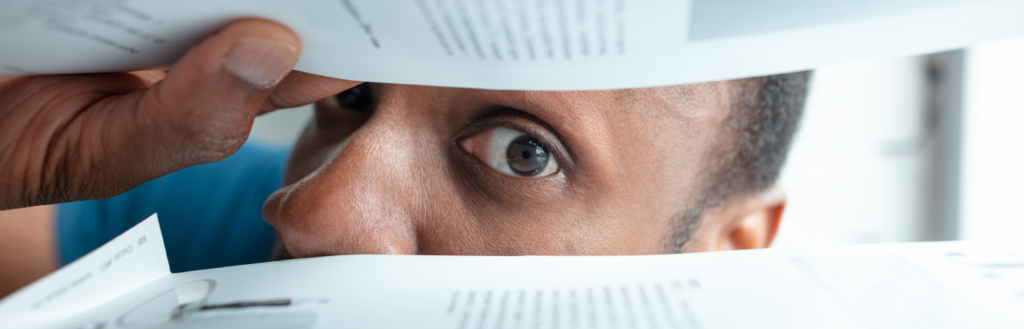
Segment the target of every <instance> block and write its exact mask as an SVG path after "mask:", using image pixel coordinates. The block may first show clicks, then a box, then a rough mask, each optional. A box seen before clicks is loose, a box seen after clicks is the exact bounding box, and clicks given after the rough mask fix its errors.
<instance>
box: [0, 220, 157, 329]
mask: <svg viewBox="0 0 1024 329" xmlns="http://www.w3.org/2000/svg"><path fill="white" fill-rule="evenodd" d="M170 275H171V270H170V267H169V266H168V265H167V253H166V252H165V250H164V240H163V235H162V234H161V233H160V224H159V223H158V221H157V217H156V215H153V216H151V217H150V218H149V219H147V220H145V221H143V222H142V223H139V224H138V225H136V226H135V227H133V228H132V229H131V230H129V231H127V232H125V233H123V234H121V235H120V236H118V237H116V238H114V239H113V240H111V241H110V242H107V243H106V244H104V245H103V246H101V247H99V248H98V249H96V250H94V251H92V252H90V253H89V254H87V255H85V256H83V257H82V258H79V259H78V260H76V261H74V262H72V263H71V264H68V265H67V266H64V267H63V268H61V269H60V270H59V271H57V272H54V273H53V274H50V275H48V276H46V277H44V278H42V279H40V280H39V281H36V282H34V283H32V284H31V285H29V286H27V287H25V288H22V289H21V290H19V291H17V292H15V293H13V294H11V295H10V296H8V297H7V298H5V299H3V300H0V328H16V327H22V326H25V327H44V326H45V325H46V324H49V323H51V322H53V321H58V320H61V319H67V318H71V317H73V316H75V315H78V314H82V313H84V312H85V311H87V310H89V309H91V308H94V307H97V306H100V305H103V304H104V303H108V302H110V301H111V300H115V299H118V298H121V297H122V296H123V295H125V294H127V293H129V292H132V291H135V290H138V289H140V288H141V287H144V286H147V285H149V284H151V283H152V282H155V281H157V280H159V279H161V278H168V277H170Z"/></svg>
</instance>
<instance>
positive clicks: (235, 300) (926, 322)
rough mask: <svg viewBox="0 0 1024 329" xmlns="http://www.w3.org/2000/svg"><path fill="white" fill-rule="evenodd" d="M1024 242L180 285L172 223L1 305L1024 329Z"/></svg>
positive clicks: (469, 260)
mask: <svg viewBox="0 0 1024 329" xmlns="http://www.w3.org/2000/svg"><path fill="white" fill-rule="evenodd" d="M1022 311H1024V247H1020V246H1017V247H1006V246H989V245H983V244H975V243H969V242H933V243H909V244H888V245H861V246H848V247H836V248H830V249H820V250H819V249H815V250H798V249H763V250H752V251H734V252H713V253H695V254H679V255H658V256H521V257H483V256H387V255H349V256H330V257H320V258H311V259H299V260H288V261H278V262H269V263H261V264H253V265H244V266H235V267H227V268H220V269H211V270H203V271H195V272H186V273H177V274H170V272H169V271H168V267H167V265H166V256H165V254H164V252H163V245H162V240H161V238H160V231H159V225H158V224H157V219H156V216H153V217H151V218H150V219H148V220H146V221H144V222H142V223H141V224H139V225H138V226H136V227H135V228H133V229H132V230H130V231H128V232H126V233H124V234H123V235H121V236H120V237H117V238H115V239H114V240H113V241H111V242H110V243H108V244H106V245H104V246H103V247H101V248H100V249H98V250H96V251H95V252H93V253H91V254H89V255H87V256H85V257H83V258H82V259H80V260H78V261H76V262H74V263H72V264H70V265H68V266H66V267H65V268H63V269H61V270H60V271H58V272H56V273H54V274H52V275H50V276H48V277H46V278H43V279H42V280H40V281H38V282H36V283H35V284H33V285H30V286H28V287H26V288H25V289H23V290H21V291H19V292H16V293H15V294H13V295H11V296H10V297H8V298H7V299H5V300H3V301H0V327H2V328H446V329H449V328H450V329H462V328H537V329H540V328H545V329H546V328H552V329H553V328H703V329H715V328H1021V327H1024V312H1022Z"/></svg>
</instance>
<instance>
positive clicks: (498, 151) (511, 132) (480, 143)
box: [459, 127, 559, 178]
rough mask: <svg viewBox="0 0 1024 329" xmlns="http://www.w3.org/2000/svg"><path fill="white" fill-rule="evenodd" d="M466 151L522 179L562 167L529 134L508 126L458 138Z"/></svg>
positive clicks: (549, 174)
mask: <svg viewBox="0 0 1024 329" xmlns="http://www.w3.org/2000/svg"><path fill="white" fill-rule="evenodd" d="M459 145H460V146H461V147H462V149H463V150H464V151H466V152H467V153H469V154H471V155H473V156H474V157H475V158H476V159H477V160H479V161H480V162H483V163H484V164H486V165H488V166H489V167H491V169H494V170H496V171H498V172H500V173H502V174H505V175H508V176H513V177H520V178H543V177H547V176H551V175H553V174H555V173H557V172H558V170H559V160H558V158H557V157H555V156H553V152H552V151H551V150H550V148H548V147H547V146H545V143H543V142H541V140H540V138H537V137H535V136H533V135H531V134H529V133H525V132H522V131H519V130H515V129H509V128H505V127H490V128H487V129H482V130H478V131H476V132H475V133H473V134H472V135H470V136H469V137H466V138H463V139H460V140H459Z"/></svg>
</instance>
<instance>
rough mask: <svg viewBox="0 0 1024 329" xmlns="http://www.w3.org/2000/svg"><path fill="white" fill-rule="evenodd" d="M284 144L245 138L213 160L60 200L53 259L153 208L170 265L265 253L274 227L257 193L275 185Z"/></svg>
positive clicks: (90, 246)
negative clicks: (114, 190) (90, 197)
mask: <svg viewBox="0 0 1024 329" xmlns="http://www.w3.org/2000/svg"><path fill="white" fill-rule="evenodd" d="M287 158H288V150H287V149H271V148H267V147H262V146H259V145H251V144H246V145H244V146H242V148H241V149H240V150H239V151H238V152H236V153H235V154H234V155H232V156H230V157H228V158H227V159H224V160H223V161H220V162H215V163H209V164H204V165H199V166H194V167H190V168H186V169H183V170H181V171H178V172H175V173H173V174H170V175H167V176H164V177H161V178H159V179H156V180H153V181H150V182H148V183H146V184H143V185H141V186H139V187H136V188H134V189H132V190H131V191H128V192H125V193H124V194H121V195H118V196H116V197H113V198H109V199H104V200H96V201H82V202H72V203H65V204H60V205H58V207H57V217H56V225H55V230H56V232H55V234H56V241H57V244H58V248H57V250H58V251H59V252H60V256H59V259H60V261H61V265H65V264H68V263H70V262H72V261H74V260H75V259H78V258H79V257H82V256H84V255H85V254H87V253H89V252H90V251H92V250H94V249H96V248H98V247H99V246H100V245H102V244H104V243H106V242H107V241H110V240H111V239H113V238H114V237H116V236H117V235H118V234H121V233H122V232H124V231H126V230H128V229H129V228H131V227H132V226H134V225H135V224H138V223H139V222H141V221H142V220H144V219H146V218H147V217H149V215H152V214H153V213H157V214H158V215H159V216H160V230H161V231H163V235H164V244H165V246H166V247H167V258H168V262H169V263H170V266H171V271H172V272H185V271H194V270H200V269H207V268H215V267H223V266H231V265H241V264H251V263H257V262H263V261H267V259H268V258H269V257H270V253H271V249H272V248H273V244H274V228H273V227H271V226H270V225H269V224H267V223H266V222H265V221H263V216H262V215H261V209H262V207H263V201H264V200H266V199H267V197H268V196H270V194H271V193H273V192H274V191H275V190H277V189H278V188H280V187H281V180H282V175H283V173H284V167H285V162H286V161H287Z"/></svg>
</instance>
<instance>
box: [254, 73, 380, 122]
mask: <svg viewBox="0 0 1024 329" xmlns="http://www.w3.org/2000/svg"><path fill="white" fill-rule="evenodd" d="M360 83H362V82H359V81H352V80H342V79H334V78H328V77H325V76H321V75H316V74H311V73H306V72H300V71H292V73H290V74H288V76H286V77H285V78H284V80H282V81H281V83H280V84H279V85H278V86H277V88H276V89H274V92H273V93H272V94H270V97H269V98H268V99H267V102H266V103H264V104H263V108H262V109H261V110H260V114H264V113H267V112H271V111H274V110H277V109H282V108H290V107H298V106H302V105H306V104H309V103H312V102H316V101H319V100H321V99H324V98H327V97H329V96H331V95H334V94H337V93H340V92H343V91H345V90H347V89H349V88H352V87H355V86H356V85H358V84H360Z"/></svg>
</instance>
